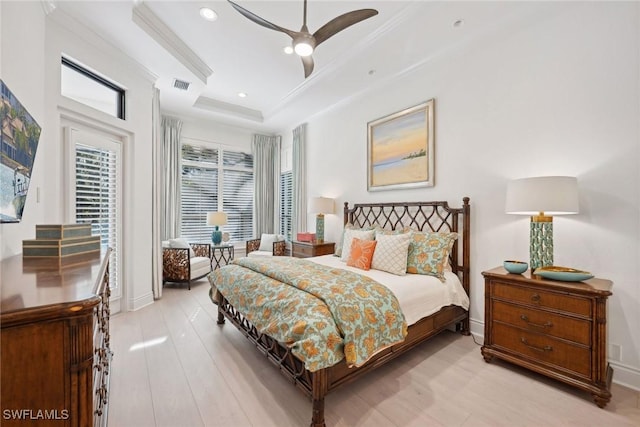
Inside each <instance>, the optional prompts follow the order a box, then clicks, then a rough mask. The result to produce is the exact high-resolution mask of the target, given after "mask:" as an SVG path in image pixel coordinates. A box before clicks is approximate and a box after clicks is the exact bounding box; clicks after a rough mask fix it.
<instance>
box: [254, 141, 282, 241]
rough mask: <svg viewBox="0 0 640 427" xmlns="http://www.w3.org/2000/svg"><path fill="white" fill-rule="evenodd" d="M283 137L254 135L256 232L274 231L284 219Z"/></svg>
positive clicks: (257, 235) (258, 234) (255, 234)
mask: <svg viewBox="0 0 640 427" xmlns="http://www.w3.org/2000/svg"><path fill="white" fill-rule="evenodd" d="M281 139H282V138H281V137H280V136H267V135H258V134H256V135H253V147H252V148H253V182H254V189H253V234H254V236H255V237H260V235H261V234H262V233H269V234H273V233H276V231H277V230H278V222H279V219H280V203H279V200H280V144H281Z"/></svg>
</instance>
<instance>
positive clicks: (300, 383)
mask: <svg viewBox="0 0 640 427" xmlns="http://www.w3.org/2000/svg"><path fill="white" fill-rule="evenodd" d="M470 209H471V208H470V204H469V198H468V197H465V198H463V204H462V207H460V208H451V207H449V205H448V203H447V202H445V201H437V202H402V203H364V204H355V205H354V206H353V208H350V207H349V205H348V203H345V204H344V224H345V226H346V225H347V224H349V226H350V227H355V228H372V227H374V226H378V227H381V228H382V229H384V230H400V229H403V228H406V227H411V228H412V229H414V230H421V231H433V232H456V233H457V234H458V238H457V239H456V240H455V241H454V242H453V246H452V247H451V251H450V253H449V263H448V264H449V267H450V272H448V273H446V274H448V275H449V278H451V277H452V276H453V277H454V278H455V282H457V283H458V284H459V285H458V286H459V287H460V288H461V291H462V293H464V294H465V295H464V298H466V304H460V303H459V302H457V303H455V304H454V303H448V302H445V303H444V304H445V305H444V306H442V307H439V308H437V309H436V310H431V311H434V312H427V313H426V314H424V313H420V310H419V308H420V307H419V306H420V304H415V303H414V304H413V306H412V307H410V308H409V307H408V306H407V302H406V301H404V302H403V298H404V297H402V296H400V298H398V300H399V302H400V306H401V307H402V310H403V311H404V310H406V311H407V315H406V316H405V317H408V319H407V322H406V324H408V327H407V328H406V331H405V333H406V336H405V338H404V340H401V341H400V342H396V343H394V344H393V345H389V346H388V347H386V348H384V349H383V350H381V351H377V352H376V353H375V354H374V355H373V356H372V357H370V358H368V359H367V360H366V362H365V363H363V364H361V365H357V367H354V366H353V364H352V366H349V365H348V364H347V362H346V361H345V360H341V361H340V362H338V363H336V364H334V365H331V366H327V367H322V368H321V369H307V367H306V366H305V363H304V362H303V361H302V360H301V359H300V358H299V357H297V356H296V355H294V354H293V353H294V352H293V351H292V350H291V346H286V345H284V344H281V343H280V342H279V341H278V340H276V339H274V338H272V337H271V336H270V335H268V334H267V333H261V331H260V330H258V328H256V327H255V326H254V325H253V324H252V322H250V321H249V320H248V319H247V315H246V314H243V313H242V312H241V310H239V309H237V308H236V307H234V305H232V304H231V303H230V302H229V300H228V299H227V297H225V295H224V292H220V291H219V290H217V289H216V288H215V283H214V280H211V281H212V291H213V290H214V289H216V291H215V292H212V293H211V298H212V300H213V301H214V303H216V304H217V305H218V322H217V323H218V324H220V325H222V324H224V323H225V319H228V320H229V321H230V322H231V323H232V324H233V325H235V326H236V327H237V328H238V329H239V330H240V331H241V332H242V333H243V334H244V335H245V336H246V337H247V338H248V339H249V340H250V341H252V342H253V343H254V344H255V345H256V347H257V348H258V349H259V351H261V352H262V353H263V354H264V355H265V356H266V357H267V358H268V359H269V360H270V361H272V362H273V363H274V364H275V365H277V366H278V368H279V370H280V372H281V373H282V374H283V375H285V376H286V377H287V378H288V379H290V380H291V381H292V382H293V383H294V384H295V385H296V386H297V387H298V388H299V389H300V390H301V391H302V392H303V393H305V394H306V395H307V396H308V397H309V398H310V399H311V402H312V414H311V427H324V426H325V419H324V398H325V396H326V395H327V394H328V393H329V392H331V391H332V390H334V389H336V388H338V387H340V386H341V385H344V384H346V383H349V382H351V381H353V380H355V379H356V378H358V377H360V376H361V375H364V374H365V373H367V372H369V371H371V370H374V369H376V368H378V367H379V366H382V365H384V364H386V363H387V362H389V361H391V360H393V359H395V358H396V357H397V356H399V355H401V354H403V353H404V352H406V351H408V350H410V349H411V348H413V347H415V346H416V345H418V344H420V343H422V342H423V341H425V340H427V339H429V338H431V337H433V336H434V335H436V334H438V333H439V332H441V331H443V330H445V329H451V328H455V330H456V331H459V332H460V333H462V334H464V335H469V312H468V303H469V299H468V296H469V295H470V292H469V286H470V280H469V273H470V269H469V252H470ZM301 262H309V261H305V260H301ZM311 263H313V264H314V265H315V264H321V265H328V266H330V267H340V265H339V263H340V261H339V260H338V258H337V257H333V256H331V255H326V256H323V257H317V259H312V260H311ZM305 265H307V266H308V265H310V264H305ZM343 265H344V264H343ZM223 270H224V268H223ZM371 272H372V274H373V276H376V275H377V274H378V273H376V272H374V271H373V270H371ZM214 274H216V273H215V272H214V273H212V275H214ZM217 274H224V272H220V271H218V273H217ZM411 276H414V278H418V276H421V275H418V274H407V275H406V276H402V277H403V278H405V279H403V280H409V279H410V278H411ZM211 277H214V276H211ZM217 277H218V280H220V279H219V278H220V276H217ZM373 278H374V279H375V280H377V277H373ZM447 281H449V279H447ZM237 286H242V283H238V284H237ZM227 290H228V288H227ZM227 295H229V298H230V299H232V298H231V293H230V292H227ZM404 299H405V300H406V299H407V298H404ZM454 300H455V297H454ZM411 301H413V300H409V304H411ZM451 301H453V300H451ZM236 305H239V304H236ZM272 335H275V334H272Z"/></svg>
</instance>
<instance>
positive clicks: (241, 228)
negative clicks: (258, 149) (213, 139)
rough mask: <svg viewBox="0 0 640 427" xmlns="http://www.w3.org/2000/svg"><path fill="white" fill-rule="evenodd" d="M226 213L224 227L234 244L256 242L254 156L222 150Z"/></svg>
mask: <svg viewBox="0 0 640 427" xmlns="http://www.w3.org/2000/svg"><path fill="white" fill-rule="evenodd" d="M222 156H223V162H222V167H223V172H222V173H223V179H222V194H223V202H222V205H223V209H222V210H223V211H224V212H226V213H227V221H228V224H227V225H225V226H224V227H223V229H224V231H226V232H227V233H229V235H230V240H231V241H234V242H238V241H244V240H250V239H253V238H254V236H253V156H252V155H251V154H247V153H243V152H237V151H229V150H224V151H223V155H222Z"/></svg>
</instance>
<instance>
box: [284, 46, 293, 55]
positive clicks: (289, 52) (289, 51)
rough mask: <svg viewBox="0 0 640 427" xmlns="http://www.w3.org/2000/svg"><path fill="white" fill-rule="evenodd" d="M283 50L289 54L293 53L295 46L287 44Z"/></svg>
mask: <svg viewBox="0 0 640 427" xmlns="http://www.w3.org/2000/svg"><path fill="white" fill-rule="evenodd" d="M282 50H284V53H286V54H287V55H291V54H292V53H293V48H292V47H291V46H285V47H284V49H282Z"/></svg>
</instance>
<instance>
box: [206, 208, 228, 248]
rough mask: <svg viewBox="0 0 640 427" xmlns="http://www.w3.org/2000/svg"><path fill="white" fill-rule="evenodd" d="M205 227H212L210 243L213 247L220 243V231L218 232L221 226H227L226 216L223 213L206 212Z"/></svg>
mask: <svg viewBox="0 0 640 427" xmlns="http://www.w3.org/2000/svg"><path fill="white" fill-rule="evenodd" d="M207 225H213V226H214V229H213V232H212V233H211V241H212V242H213V244H214V245H216V246H217V245H219V244H220V243H221V242H222V231H220V228H219V227H220V226H221V225H227V214H226V213H224V212H208V213H207Z"/></svg>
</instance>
